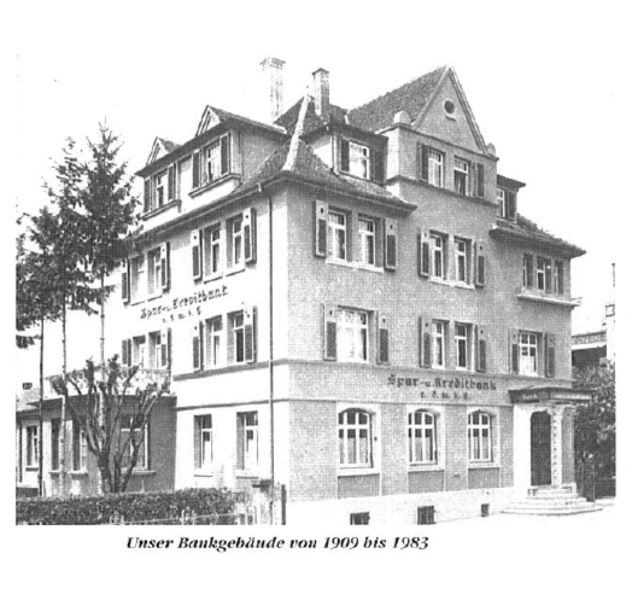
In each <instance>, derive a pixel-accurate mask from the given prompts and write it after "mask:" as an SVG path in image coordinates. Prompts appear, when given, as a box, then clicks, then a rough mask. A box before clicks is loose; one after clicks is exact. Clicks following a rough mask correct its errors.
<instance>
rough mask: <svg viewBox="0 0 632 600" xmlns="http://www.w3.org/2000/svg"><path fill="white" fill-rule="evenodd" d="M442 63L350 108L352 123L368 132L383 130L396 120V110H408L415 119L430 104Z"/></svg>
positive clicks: (439, 76)
mask: <svg viewBox="0 0 632 600" xmlns="http://www.w3.org/2000/svg"><path fill="white" fill-rule="evenodd" d="M448 69H449V67H447V66H442V67H439V68H437V69H435V70H434V71H430V73H426V74H425V75H422V76H421V77H418V78H417V79H413V81H409V82H408V83H405V84H404V85H402V86H400V87H398V88H396V89H394V90H391V91H390V92H387V93H386V94H383V95H382V96H379V97H378V98H375V99H374V100H371V101H370V102H367V103H366V104H364V105H362V106H359V107H357V108H354V109H352V110H350V111H349V122H350V123H351V124H352V125H355V126H356V127H360V128H362V129H368V130H369V131H380V130H381V129H384V128H385V127H388V126H389V125H392V123H393V116H394V115H395V113H397V112H399V111H402V110H405V111H406V112H407V113H408V114H409V115H410V118H411V121H412V122H414V121H415V120H416V119H417V117H418V116H419V115H420V114H421V112H422V111H423V109H424V108H425V107H426V105H427V104H428V102H429V100H430V99H431V98H432V95H433V93H434V91H435V89H436V88H437V86H438V84H439V82H440V81H441V78H442V77H443V75H444V73H445V72H446V71H447V70H448Z"/></svg>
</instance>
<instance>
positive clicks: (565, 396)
mask: <svg viewBox="0 0 632 600" xmlns="http://www.w3.org/2000/svg"><path fill="white" fill-rule="evenodd" d="M509 397H510V398H511V401H512V402H514V403H515V404H529V403H530V404H533V403H538V402H552V403H554V404H555V403H557V404H567V403H569V402H589V401H590V400H591V398H592V391H591V390H590V389H573V388H563V387H552V386H543V387H528V388H522V389H519V390H509Z"/></svg>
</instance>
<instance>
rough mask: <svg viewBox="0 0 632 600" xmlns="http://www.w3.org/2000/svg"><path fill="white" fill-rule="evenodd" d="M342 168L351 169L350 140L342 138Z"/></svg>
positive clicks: (344, 169)
mask: <svg viewBox="0 0 632 600" xmlns="http://www.w3.org/2000/svg"><path fill="white" fill-rule="evenodd" d="M340 170H341V171H346V172H348V171H349V140H345V139H344V138H340Z"/></svg>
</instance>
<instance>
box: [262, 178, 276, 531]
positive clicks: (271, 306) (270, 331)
mask: <svg viewBox="0 0 632 600" xmlns="http://www.w3.org/2000/svg"><path fill="white" fill-rule="evenodd" d="M258 187H259V193H260V194H261V195H263V185H262V184H261V183H259V184H258ZM267 199H268V265H269V266H268V302H269V304H268V315H269V317H268V318H269V326H268V341H269V347H268V407H269V412H270V524H271V525H272V524H274V500H275V496H276V493H275V485H276V484H275V472H274V364H273V361H274V335H273V334H274V310H273V309H274V277H273V275H274V269H273V256H274V254H273V251H274V244H273V238H272V196H271V195H270V194H268V195H267Z"/></svg>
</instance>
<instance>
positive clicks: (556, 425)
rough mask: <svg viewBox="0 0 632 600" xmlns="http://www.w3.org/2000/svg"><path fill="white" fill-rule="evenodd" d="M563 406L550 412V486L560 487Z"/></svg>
mask: <svg viewBox="0 0 632 600" xmlns="http://www.w3.org/2000/svg"><path fill="white" fill-rule="evenodd" d="M563 416H564V407H563V406H554V407H553V408H552V410H551V484H552V485H553V487H562V418H563Z"/></svg>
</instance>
